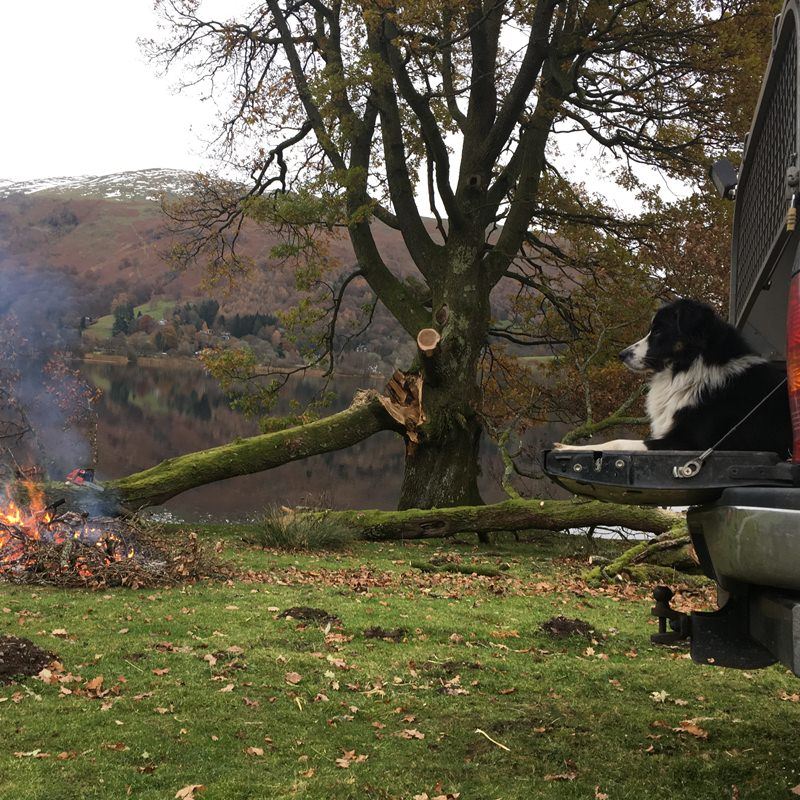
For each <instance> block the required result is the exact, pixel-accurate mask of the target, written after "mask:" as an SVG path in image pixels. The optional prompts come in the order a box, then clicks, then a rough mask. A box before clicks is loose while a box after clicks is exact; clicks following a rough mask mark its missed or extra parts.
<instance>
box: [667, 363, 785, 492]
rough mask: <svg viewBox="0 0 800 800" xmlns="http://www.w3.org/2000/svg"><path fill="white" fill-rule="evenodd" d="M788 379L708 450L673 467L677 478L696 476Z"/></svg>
mask: <svg viewBox="0 0 800 800" xmlns="http://www.w3.org/2000/svg"><path fill="white" fill-rule="evenodd" d="M787 380H788V378H784V379H783V380H782V381H780V382H779V383H776V384H775V386H773V387H772V389H771V390H770V391H769V392H768V393H767V394H766V395H764V397H762V398H761V400H759V401H758V403H756V404H755V405H754V406H753V407H752V408H751V409H750V411H748V412H747V413H746V414H745V415H744V416H743V417H742V418H741V419H740V420H739V421H738V422H737V423H736V424H735V425H734V426H733V427H732V428H731V429H730V430H729V431H728V432H727V433H725V435H724V436H722V438H721V439H719V440H718V441H717V442H716V443H715V444H713V445H711V447H709V448H708V450H706V451H705V452H703V453H701V454H700V455H699V456H698V457H697V458H693V459H691V460H689V461H687V462H686V463H685V464H683V465H681V466H675V467H673V468H672V474H673V475H674V476H675V477H676V478H694V476H695V475H697V473H698V472H700V469H701V468H702V466H703V463H704V462H705V460H706V459H707V458H708V457H709V456H710V455H711V454H712V453H713V452H714V451H715V450H716V449H717V448H718V447H719V446H720V445H721V444H722V442H724V441H725V440H726V439H727V438H728V437H729V436H730V435H731V434H732V433H733V432H734V431H735V430H736V429H737V428H738V427H739V426H740V425H742V424H743V423H744V422H746V421H747V420H748V419H750V417H752V416H753V414H755V412H756V411H758V409H759V408H761V406H763V405H764V403H766V402H767V400H769V398H770V397H772V395H774V394H775V392H777V391H778V389H780V388H781V387H782V386H783V385H784V384H785V383H786V381H787Z"/></svg>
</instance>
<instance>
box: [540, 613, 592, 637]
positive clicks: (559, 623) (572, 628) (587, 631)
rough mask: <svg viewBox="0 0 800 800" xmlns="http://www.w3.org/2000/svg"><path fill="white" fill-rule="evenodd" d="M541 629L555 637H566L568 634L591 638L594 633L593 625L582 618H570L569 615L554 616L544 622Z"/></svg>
mask: <svg viewBox="0 0 800 800" xmlns="http://www.w3.org/2000/svg"><path fill="white" fill-rule="evenodd" d="M541 629H542V630H543V631H544V632H545V633H546V634H548V635H549V636H552V637H553V638H554V639H564V638H566V637H567V636H585V637H587V638H589V637H590V636H591V634H592V630H593V628H592V626H591V625H590V624H589V623H588V622H584V621H583V620H582V619H570V618H569V617H552V618H551V619H548V620H547V622H543V623H542V625H541Z"/></svg>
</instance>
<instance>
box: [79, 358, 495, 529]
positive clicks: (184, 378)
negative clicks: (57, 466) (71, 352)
mask: <svg viewBox="0 0 800 800" xmlns="http://www.w3.org/2000/svg"><path fill="white" fill-rule="evenodd" d="M86 374H87V377H89V378H90V379H91V378H92V377H95V378H96V379H97V380H98V381H99V382H101V383H102V384H103V385H105V386H107V387H108V389H107V392H106V394H105V395H104V396H103V397H102V399H101V401H100V404H99V407H98V416H99V427H98V449H99V463H98V467H99V469H100V473H101V476H103V477H116V476H121V475H125V474H129V473H131V472H136V471H137V470H140V469H144V468H146V467H148V466H152V465H153V464H155V463H158V462H159V461H162V460H164V459H166V458H171V457H173V456H176V455H179V454H181V453H186V452H191V451H192V450H199V449H203V448H207V447H213V446H214V445H216V444H223V443H225V442H229V441H231V440H233V439H236V438H237V437H240V436H250V435H253V434H255V433H257V432H258V426H257V425H256V423H255V422H254V421H252V420H247V419H245V418H244V417H243V416H242V415H241V414H239V413H237V412H235V411H233V410H231V408H230V406H229V404H228V402H227V401H226V399H225V396H224V395H223V393H222V392H221V391H220V389H219V386H218V385H217V384H216V383H215V382H214V380H213V379H211V378H210V377H209V376H208V375H205V374H204V373H202V372H200V371H199V370H188V369H169V368H160V367H139V366H129V365H105V364H104V365H92V366H91V367H90V368H89V369H87V370H86ZM367 385H368V382H366V381H364V380H362V379H356V378H344V379H337V382H336V384H335V385H334V386H332V387H330V388H331V391H332V393H333V395H334V399H333V402H332V403H331V406H330V411H338V410H340V409H342V408H345V407H346V406H347V405H349V403H350V401H351V399H352V397H353V395H354V394H355V392H356V391H357V390H358V389H361V388H365V386H367ZM290 386H291V387H292V389H293V392H292V393H287V394H286V396H285V397H284V398H282V400H281V404H280V406H279V408H278V409H276V413H278V414H285V413H287V412H288V411H290V410H291V406H290V401H291V400H292V399H294V400H296V401H297V402H299V403H300V404H303V403H307V402H308V401H309V400H310V399H312V398H313V397H314V395H315V393H316V392H317V391H318V389H319V386H320V384H319V381H317V380H314V379H306V380H303V381H297V382H295V383H293V384H290ZM323 413H324V412H323ZM481 460H482V463H483V470H484V473H483V478H482V487H481V488H482V491H483V492H484V496H485V497H486V499H487V500H494V499H502V492H500V490H499V489H498V484H499V481H498V478H497V476H498V474H499V472H500V471H501V470H502V467H501V465H500V463H499V459H498V457H497V454H496V451H495V449H494V448H493V446H491V445H490V444H489V443H486V442H484V446H483V448H482V459H481ZM403 462H404V445H403V442H402V440H401V439H400V437H398V436H396V435H395V434H393V433H389V432H385V433H381V434H377V435H376V436H373V437H371V438H370V439H369V440H367V441H364V442H360V443H358V444H357V445H354V446H353V447H350V448H348V449H346V450H341V451H339V452H333V453H324V454H320V455H318V456H314V457H313V458H309V459H306V460H304V461H296V462H293V463H290V464H285V465H284V466H282V467H279V468H277V469H274V470H271V471H270V472H268V473H262V474H258V475H249V476H244V477H241V478H235V479H232V480H228V481H222V482H219V483H216V484H212V485H210V486H206V487H201V488H199V489H195V490H193V491H191V492H187V493H185V494H183V495H180V496H179V497H177V498H175V499H174V500H172V501H171V502H170V503H169V508H170V509H172V510H173V511H174V512H175V513H177V514H180V515H185V516H188V517H191V516H194V515H202V514H211V515H214V516H218V517H223V518H225V517H227V518H236V517H243V516H248V515H253V514H255V513H258V512H260V511H261V510H263V509H264V508H265V507H266V506H268V505H270V504H286V505H303V504H311V503H327V504H330V505H331V506H332V507H335V508H393V507H395V506H396V503H397V499H398V497H399V492H400V483H401V480H402V474H403Z"/></svg>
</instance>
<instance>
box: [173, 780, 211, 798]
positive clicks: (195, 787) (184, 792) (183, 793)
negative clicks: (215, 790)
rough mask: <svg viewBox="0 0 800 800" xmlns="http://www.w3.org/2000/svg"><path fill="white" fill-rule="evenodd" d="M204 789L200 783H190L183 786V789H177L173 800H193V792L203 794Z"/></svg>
mask: <svg viewBox="0 0 800 800" xmlns="http://www.w3.org/2000/svg"><path fill="white" fill-rule="evenodd" d="M205 788H206V787H205V786H203V784H202V783H192V784H190V785H189V786H184V787H183V789H178V791H177V792H176V793H175V800H194V795H195V792H203V791H205Z"/></svg>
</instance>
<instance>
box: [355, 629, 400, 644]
mask: <svg viewBox="0 0 800 800" xmlns="http://www.w3.org/2000/svg"><path fill="white" fill-rule="evenodd" d="M407 633H408V631H407V630H406V629H405V628H391V629H389V630H387V629H386V628H381V627H379V626H375V627H374V628H367V629H366V630H365V631H364V638H365V639H384V640H386V641H388V642H396V643H399V642H402V641H403V638H404V637H405V635H406V634H407Z"/></svg>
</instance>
